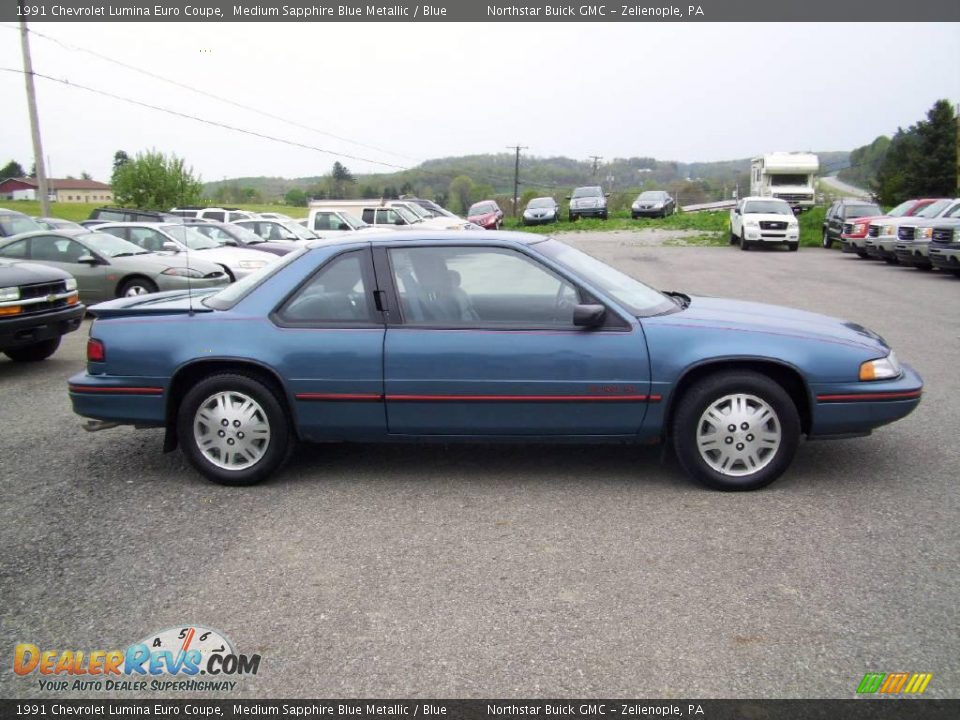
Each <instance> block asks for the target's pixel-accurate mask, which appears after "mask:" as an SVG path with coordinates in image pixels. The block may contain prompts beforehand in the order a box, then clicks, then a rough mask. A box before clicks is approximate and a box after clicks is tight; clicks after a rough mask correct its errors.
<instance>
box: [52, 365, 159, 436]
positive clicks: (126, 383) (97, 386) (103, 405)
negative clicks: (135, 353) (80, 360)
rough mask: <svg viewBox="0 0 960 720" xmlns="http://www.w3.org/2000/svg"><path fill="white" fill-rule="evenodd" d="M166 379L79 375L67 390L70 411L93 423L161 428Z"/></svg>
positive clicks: (70, 382) (74, 377) (72, 378)
mask: <svg viewBox="0 0 960 720" xmlns="http://www.w3.org/2000/svg"><path fill="white" fill-rule="evenodd" d="M167 383H168V379H167V378H144V377H113V376H111V377H106V376H98V375H89V374H87V373H85V372H83V373H78V374H77V375H74V376H73V377H71V378H70V380H69V382H68V388H69V393H70V402H71V404H72V405H73V411H74V412H75V413H76V414H77V415H82V416H83V417H88V418H94V419H96V420H109V421H111V422H117V423H123V424H137V425H156V426H158V427H159V426H162V425H164V423H165V420H166V401H167V397H166V395H167Z"/></svg>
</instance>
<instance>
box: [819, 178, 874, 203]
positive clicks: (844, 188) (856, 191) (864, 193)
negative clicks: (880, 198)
mask: <svg viewBox="0 0 960 720" xmlns="http://www.w3.org/2000/svg"><path fill="white" fill-rule="evenodd" d="M820 180H822V181H823V182H824V183H826V184H827V185H830V186H831V187H833V189H834V190H837V191H838V192H842V193H846V194H847V195H852V196H853V197H858V198H864V199H865V200H869V199H870V191H868V190H864V189H863V188H858V187H854V186H853V185H850V184H848V183H845V182H844V181H843V180H840V179H839V178H837V176H836V175H825V176H823V177H822V178H820Z"/></svg>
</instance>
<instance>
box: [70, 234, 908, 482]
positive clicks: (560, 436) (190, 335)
mask: <svg viewBox="0 0 960 720" xmlns="http://www.w3.org/2000/svg"><path fill="white" fill-rule="evenodd" d="M479 235H482V237H478V233H471V232H467V233H452V232H447V233H436V234H428V233H424V234H422V235H420V234H418V235H416V236H414V237H407V236H406V235H404V237H402V238H400V237H398V236H397V235H396V234H389V235H387V234H384V235H381V236H374V237H373V238H367V239H365V240H364V241H344V242H338V243H332V244H331V243H309V244H305V245H304V246H303V247H301V248H299V249H298V250H297V251H295V252H293V253H290V254H288V255H286V256H284V257H283V258H281V259H280V260H278V261H277V262H276V263H274V264H272V265H270V266H268V267H266V268H264V269H263V270H261V271H259V272H258V273H255V274H253V275H250V276H249V277H246V278H244V279H243V280H241V281H239V282H236V283H234V284H232V285H229V286H227V287H226V288H223V289H221V290H219V291H212V290H205V291H196V290H195V291H194V292H193V294H192V295H191V294H189V293H186V292H182V291H173V292H166V293H158V294H154V295H148V296H140V297H130V298H122V299H118V300H112V301H110V302H106V303H102V304H99V305H96V306H94V307H93V308H92V309H91V311H92V312H93V314H94V315H95V316H96V319H95V321H94V323H93V324H92V326H91V328H90V339H89V341H88V345H87V360H88V364H87V371H86V372H85V373H80V374H78V375H75V376H74V377H72V378H71V379H70V382H69V391H70V399H71V400H72V402H73V408H74V410H75V412H77V413H78V414H80V415H83V416H85V417H88V418H93V419H94V422H91V423H88V427H89V429H99V428H103V427H109V426H112V425H114V424H118V423H119V424H132V425H136V426H138V427H142V426H148V427H151V426H155V427H164V428H166V439H165V442H164V450H167V451H169V450H172V449H173V448H175V447H176V446H177V445H178V444H179V445H180V446H181V447H182V448H183V451H184V453H185V454H186V456H187V458H188V459H189V461H190V462H191V463H192V464H193V465H194V467H196V468H197V470H199V471H200V472H201V473H202V474H204V475H206V476H207V477H208V478H209V479H211V480H213V481H214V482H218V483H223V484H228V485H248V484H253V483H256V482H258V481H261V480H263V479H265V478H267V477H268V476H269V475H270V474H271V473H272V472H274V471H275V470H277V469H278V468H279V467H280V466H281V464H282V463H283V462H284V460H285V459H286V458H287V457H288V455H289V453H290V451H291V449H292V446H293V445H294V442H295V441H296V440H311V441H319V442H327V441H344V440H352V441H363V442H375V441H395V440H410V439H419V440H426V439H433V440H442V441H458V440H474V441H476V440H481V441H491V442H493V441H507V440H517V439H522V440H528V441H536V442H543V441H562V442H585V443H594V442H632V443H652V442H666V441H669V442H672V444H673V447H674V448H675V451H676V454H677V458H678V459H679V461H680V464H681V465H682V466H683V468H684V469H685V470H686V471H687V472H688V473H689V474H690V475H692V476H693V477H694V478H696V479H697V480H699V481H701V482H702V483H704V484H706V485H708V486H709V487H712V488H716V489H720V490H752V489H756V488H760V487H763V486H764V485H767V484H769V483H770V482H772V481H773V480H775V479H776V478H777V477H778V476H779V475H780V474H781V473H783V472H784V470H786V468H787V466H788V465H789V464H790V462H791V460H792V458H793V455H794V453H795V452H796V450H797V446H798V444H799V440H800V436H801V435H806V436H807V437H809V438H830V437H850V436H856V435H866V434H868V433H869V432H870V431H871V430H872V429H873V428H876V427H878V426H880V425H884V424H886V423H889V422H893V421H894V420H898V419H900V418H902V417H904V416H905V415H907V414H909V413H910V412H911V411H912V410H913V409H914V408H916V407H917V405H918V404H919V402H920V395H921V392H922V388H923V382H922V380H921V379H920V377H919V376H918V375H917V373H915V372H914V371H913V370H912V369H910V368H909V367H907V366H903V365H901V364H900V363H899V362H898V361H897V359H896V357H895V356H894V354H893V352H891V350H890V348H889V347H888V346H887V344H886V343H885V342H884V340H883V339H882V338H881V337H879V336H878V335H877V334H875V333H873V332H871V331H870V330H867V329H866V328H864V327H861V326H860V325H857V324H854V323H850V322H845V321H843V320H837V319H834V318H830V317H826V316H823V315H816V314H813V313H809V312H804V311H800V310H791V309H787V308H783V307H775V306H771V305H762V304H758V303H751V302H741V301H737V300H723V299H718V298H711V297H690V296H687V295H684V294H683V293H678V292H658V291H657V290H653V289H652V288H650V287H648V286H647V285H644V284H643V283H641V282H638V281H637V280H634V279H633V278H631V277H629V276H627V275H624V274H623V273H621V272H619V271H617V270H614V269H613V268H611V267H609V266H607V265H605V264H603V263H602V262H600V261H598V260H596V259H594V258H592V257H591V256H589V255H587V254H584V253H582V252H580V251H579V250H575V249H573V248H571V247H569V246H567V245H564V244H563V243H561V242H558V241H556V240H552V239H544V238H543V237H541V236H532V235H525V234H522V233H506V232H501V233H480V234H479Z"/></svg>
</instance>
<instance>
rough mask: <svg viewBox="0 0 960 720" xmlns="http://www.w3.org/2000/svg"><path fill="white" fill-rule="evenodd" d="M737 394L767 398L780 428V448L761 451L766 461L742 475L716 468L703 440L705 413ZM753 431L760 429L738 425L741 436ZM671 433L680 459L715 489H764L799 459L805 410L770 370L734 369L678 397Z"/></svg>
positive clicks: (695, 476) (694, 475) (734, 465)
mask: <svg viewBox="0 0 960 720" xmlns="http://www.w3.org/2000/svg"><path fill="white" fill-rule="evenodd" d="M734 394H744V395H750V396H753V397H754V398H757V399H759V400H761V401H762V402H763V403H765V404H766V405H767V406H768V408H769V409H770V410H772V412H773V414H774V416H775V420H776V422H777V423H778V424H779V430H780V441H779V446H778V447H777V448H776V450H774V451H772V453H768V454H767V455H766V456H764V457H763V458H759V456H758V459H760V460H762V461H763V462H764V463H765V464H763V465H762V466H761V468H760V469H759V470H756V471H755V472H752V473H749V474H745V475H742V476H736V475H731V474H725V473H721V472H720V471H718V470H716V469H714V468H713V467H711V465H710V464H708V462H707V461H706V460H705V459H704V457H703V456H702V455H701V453H700V450H699V448H698V444H697V433H698V432H699V430H700V423H701V418H702V416H703V415H704V413H705V412H706V411H707V409H708V408H709V407H710V406H711V405H713V404H715V403H717V402H718V401H720V400H721V399H722V398H724V397H725V396H727V395H734ZM741 427H742V426H741ZM750 430H755V428H752V427H750V426H748V427H747V429H746V430H741V429H739V428H738V429H737V431H736V434H737V437H738V438H739V437H740V435H743V436H744V437H745V438H749V437H750V435H748V434H747V433H749V431H750ZM670 432H671V439H672V440H673V446H674V451H675V452H676V455H677V460H678V461H679V462H680V465H681V467H683V469H684V470H685V471H686V472H687V474H688V475H690V476H691V477H692V478H694V479H695V480H697V481H698V482H700V483H702V484H703V485H706V486H707V487H709V488H712V489H714V490H727V491H729V490H758V489H759V488H762V487H765V486H767V485H769V484H770V483H772V482H773V481H774V480H776V479H777V478H778V477H780V476H781V475H782V474H783V472H784V471H785V470H786V469H787V468H788V467H789V466H790V463H791V462H792V461H793V456H794V455H795V454H796V451H797V447H798V446H799V444H800V414H799V413H798V412H797V408H796V405H794V403H793V400H792V399H791V398H790V396H789V395H788V394H787V392H786V390H784V389H783V387H781V386H780V385H779V384H778V383H777V382H775V381H773V380H771V379H770V378H769V377H767V376H766V375H762V374H760V373H757V372H753V371H750V370H730V371H723V372H718V373H716V374H714V375H708V376H707V377H705V378H703V379H701V380H698V381H697V382H696V383H695V384H694V385H692V386H690V388H688V389H687V390H686V391H685V392H684V394H683V396H682V397H680V398H678V399H677V407H676V411H675V412H674V415H673V422H672V423H671V427H670ZM725 434H726V433H725ZM741 439H742V438H741ZM731 444H732V443H731ZM708 452H710V451H708ZM738 463H739V464H740V465H741V466H746V463H745V462H744V461H740V460H735V461H734V462H733V464H731V465H730V469H731V470H733V469H734V468H736V467H737V466H738Z"/></svg>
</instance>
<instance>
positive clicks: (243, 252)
mask: <svg viewBox="0 0 960 720" xmlns="http://www.w3.org/2000/svg"><path fill="white" fill-rule="evenodd" d="M190 253H191V254H192V255H193V256H194V257H198V256H199V257H201V258H203V259H205V260H211V261H213V262H216V263H224V264H226V265H234V264H236V263H239V262H240V261H241V260H261V261H263V262H266V263H271V262H273V261H275V260H276V259H277V256H276V255H271V254H270V253H267V252H262V251H261V250H247V249H246V248H236V247H230V246H223V247H218V248H210V249H208V250H191V251H190Z"/></svg>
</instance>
